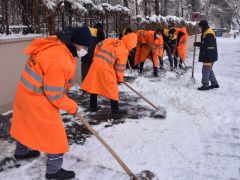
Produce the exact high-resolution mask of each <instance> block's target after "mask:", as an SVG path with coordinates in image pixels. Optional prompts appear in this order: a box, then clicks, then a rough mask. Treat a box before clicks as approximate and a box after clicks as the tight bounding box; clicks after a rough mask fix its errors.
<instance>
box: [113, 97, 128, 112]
mask: <svg viewBox="0 0 240 180" xmlns="http://www.w3.org/2000/svg"><path fill="white" fill-rule="evenodd" d="M111 110H112V114H127V110H126V109H119V105H118V101H115V100H111Z"/></svg>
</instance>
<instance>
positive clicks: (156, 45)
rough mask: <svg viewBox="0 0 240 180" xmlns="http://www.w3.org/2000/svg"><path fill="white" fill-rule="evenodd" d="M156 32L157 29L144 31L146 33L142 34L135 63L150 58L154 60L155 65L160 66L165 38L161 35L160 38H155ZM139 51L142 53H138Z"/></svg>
mask: <svg viewBox="0 0 240 180" xmlns="http://www.w3.org/2000/svg"><path fill="white" fill-rule="evenodd" d="M154 33H155V31H144V35H142V34H140V36H139V38H140V39H139V44H140V45H139V46H138V47H137V56H136V58H135V65H137V64H138V63H140V62H144V61H145V60H146V58H149V59H150V60H152V61H153V65H154V67H158V63H159V61H158V56H161V57H162V55H163V38H162V36H160V37H159V38H158V39H156V40H154ZM138 48H139V49H138ZM150 52H152V56H151V55H150V54H149V53H150ZM138 53H139V54H140V55H138ZM139 57H140V58H139Z"/></svg>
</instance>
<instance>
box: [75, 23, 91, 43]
mask: <svg viewBox="0 0 240 180" xmlns="http://www.w3.org/2000/svg"><path fill="white" fill-rule="evenodd" d="M71 40H72V42H73V43H75V44H78V45H81V46H87V47H89V46H90V44H91V42H92V35H91V32H90V30H89V28H88V27H75V28H73V29H72V39H71Z"/></svg>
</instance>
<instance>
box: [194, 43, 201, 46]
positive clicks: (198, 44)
mask: <svg viewBox="0 0 240 180" xmlns="http://www.w3.org/2000/svg"><path fill="white" fill-rule="evenodd" d="M193 45H194V46H197V47H200V46H201V42H194V43H193Z"/></svg>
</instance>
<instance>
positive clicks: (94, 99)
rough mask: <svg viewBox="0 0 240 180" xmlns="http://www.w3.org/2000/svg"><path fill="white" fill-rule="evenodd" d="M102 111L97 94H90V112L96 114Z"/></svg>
mask: <svg viewBox="0 0 240 180" xmlns="http://www.w3.org/2000/svg"><path fill="white" fill-rule="evenodd" d="M99 109H100V106H98V105H97V94H90V111H91V112H96V111H97V110H99Z"/></svg>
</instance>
